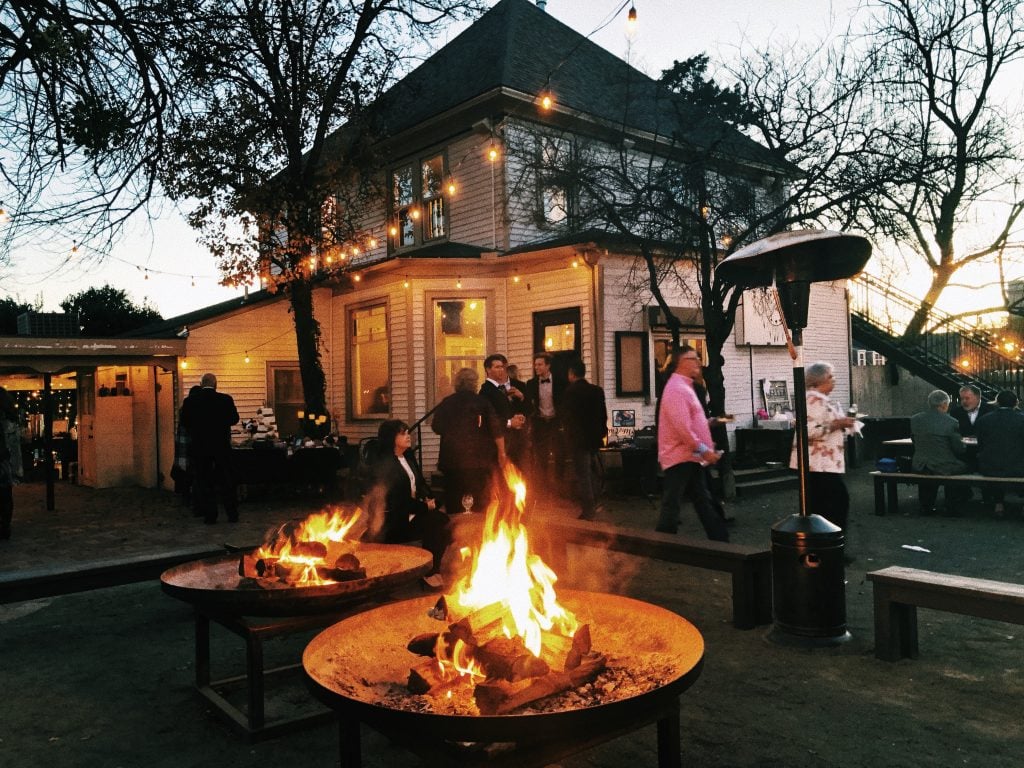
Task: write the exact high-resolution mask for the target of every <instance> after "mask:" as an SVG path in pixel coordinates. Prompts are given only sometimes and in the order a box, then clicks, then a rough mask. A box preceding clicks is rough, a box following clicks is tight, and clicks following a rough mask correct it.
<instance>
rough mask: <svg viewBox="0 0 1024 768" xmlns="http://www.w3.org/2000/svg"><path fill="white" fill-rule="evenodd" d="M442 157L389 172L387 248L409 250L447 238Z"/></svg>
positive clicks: (421, 160) (440, 154) (420, 161)
mask: <svg viewBox="0 0 1024 768" xmlns="http://www.w3.org/2000/svg"><path fill="white" fill-rule="evenodd" d="M446 175H447V174H446V172H445V156H444V154H443V153H439V154H436V155H431V156H429V157H425V158H422V159H420V160H419V161H418V162H417V163H409V164H408V165H403V166H401V167H399V168H396V169H395V170H394V171H392V172H391V208H392V221H393V222H394V224H393V225H392V227H391V240H390V242H391V247H392V249H395V250H397V249H400V248H409V247H411V246H414V245H420V244H422V243H424V242H430V241H432V240H440V239H443V238H445V237H447V236H448V206H447V205H446V204H445V194H444V192H445V190H444V180H445V177H446Z"/></svg>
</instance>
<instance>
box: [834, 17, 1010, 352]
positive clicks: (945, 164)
mask: <svg viewBox="0 0 1024 768" xmlns="http://www.w3.org/2000/svg"><path fill="white" fill-rule="evenodd" d="M874 7H875V10H876V11H877V12H876V14H875V16H874V18H873V22H872V23H873V27H872V28H871V29H869V35H870V37H869V38H868V40H869V41H870V43H871V46H872V48H871V50H870V52H869V54H868V56H869V58H870V59H871V60H872V61H873V62H874V71H873V73H872V80H871V82H870V87H869V88H867V89H866V90H865V91H864V94H863V97H864V99H870V100H871V101H872V102H873V103H874V105H875V111H874V112H873V114H872V115H871V123H870V124H871V125H873V126H874V127H875V130H874V136H875V140H874V141H873V142H871V144H870V145H868V146H866V147H865V150H866V154H865V157H864V163H865V167H866V169H867V170H868V171H869V172H871V173H874V174H876V175H877V177H878V178H879V179H880V181H881V182H882V183H880V184H879V191H880V193H879V194H876V195H872V196H870V197H866V198H865V199H863V200H862V201H860V204H859V206H858V207H857V209H856V210H853V211H851V212H850V219H851V221H853V222H855V223H857V224H859V225H861V226H863V227H864V228H865V229H867V230H868V231H870V232H873V233H875V234H878V235H881V236H883V237H885V238H888V239H891V240H893V241H896V242H898V243H900V244H905V245H907V246H908V247H909V248H910V249H912V251H913V252H914V253H915V254H916V255H917V256H918V257H920V258H921V259H922V260H923V261H924V262H925V263H926V264H927V265H928V267H929V268H930V270H931V283H930V285H929V287H928V290H927V292H926V293H925V296H924V300H923V302H922V304H921V308H920V310H918V311H917V312H916V313H915V315H914V317H913V319H912V320H911V322H910V323H909V325H908V326H907V328H906V330H905V336H907V337H910V336H914V335H916V334H918V333H920V332H921V330H923V329H924V327H925V324H926V321H927V317H928V312H929V310H930V309H931V308H932V307H933V306H934V305H935V303H936V302H937V301H938V299H939V296H940V295H941V294H942V291H943V290H944V289H945V288H946V286H947V285H949V283H950V280H951V278H952V277H953V275H954V274H955V273H957V272H958V271H959V270H961V269H963V268H964V267H966V266H969V265H974V264H978V263H982V262H985V261H989V262H995V261H997V260H998V261H999V264H1000V267H1001V266H1002V260H1003V258H1004V257H1005V255H1006V251H1007V250H1008V249H1009V248H1012V247H1015V248H1016V249H1018V250H1019V249H1020V247H1021V245H1020V243H1019V242H1016V243H1015V242H1014V241H1013V237H1014V234H1015V227H1016V224H1017V221H1018V219H1019V217H1020V215H1021V213H1022V212H1024V190H1022V189H1021V188H1020V185H1019V183H1018V179H1019V178H1020V173H1021V171H1022V170H1024V152H1022V145H1021V135H1020V132H1019V125H1018V124H1016V123H1019V120H1015V119H1014V118H1012V117H1011V116H1009V115H1007V114H1006V113H1004V112H1003V111H1002V110H1001V109H1000V103H999V98H1000V97H999V88H1000V86H1003V87H1006V88H1015V89H1016V93H1017V94H1018V95H1019V92H1020V91H1019V88H1020V81H1019V77H1020V71H1019V66H1020V62H1021V61H1022V60H1024V6H1022V4H1021V3H1020V2H1019V0H877V2H876V3H875V6H874ZM1014 65H1017V69H1016V70H1015V69H1014ZM978 222H985V224H984V225H983V226H978Z"/></svg>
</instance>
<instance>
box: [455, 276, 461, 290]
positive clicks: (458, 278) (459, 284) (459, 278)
mask: <svg viewBox="0 0 1024 768" xmlns="http://www.w3.org/2000/svg"><path fill="white" fill-rule="evenodd" d="M455 287H456V288H461V287H462V278H461V277H457V278H455Z"/></svg>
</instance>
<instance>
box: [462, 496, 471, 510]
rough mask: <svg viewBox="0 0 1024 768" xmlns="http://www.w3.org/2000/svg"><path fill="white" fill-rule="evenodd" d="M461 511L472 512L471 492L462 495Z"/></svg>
mask: <svg viewBox="0 0 1024 768" xmlns="http://www.w3.org/2000/svg"><path fill="white" fill-rule="evenodd" d="M462 511H463V512H472V511H473V494H471V493H467V494H466V495H465V496H463V497H462Z"/></svg>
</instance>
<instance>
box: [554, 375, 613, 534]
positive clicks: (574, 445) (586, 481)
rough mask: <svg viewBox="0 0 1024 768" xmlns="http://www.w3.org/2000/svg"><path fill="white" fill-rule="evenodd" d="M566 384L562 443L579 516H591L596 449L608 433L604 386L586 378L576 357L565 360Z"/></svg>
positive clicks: (595, 486)
mask: <svg viewBox="0 0 1024 768" xmlns="http://www.w3.org/2000/svg"><path fill="white" fill-rule="evenodd" d="M568 374H569V386H567V387H566V388H565V392H564V393H563V395H562V403H561V405H562V421H563V424H564V425H565V443H566V449H567V450H568V452H569V455H570V456H571V457H572V465H573V470H574V472H575V475H576V494H577V497H578V499H579V503H580V508H581V512H580V519H581V520H593V519H594V516H595V513H596V510H597V495H598V492H599V490H600V489H599V488H598V477H597V462H598V456H597V452H598V451H599V450H600V449H601V446H603V445H604V439H605V436H606V435H607V434H608V410H607V409H606V407H605V402H604V390H603V389H601V388H600V387H598V386H596V385H594V384H591V383H590V382H589V381H587V380H586V378H585V377H586V375H587V366H586V365H585V364H584V362H583V361H582V360H580V359H579V358H577V359H575V360H573V361H572V362H571V363H569V370H568Z"/></svg>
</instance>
